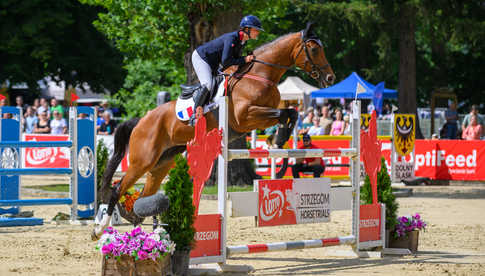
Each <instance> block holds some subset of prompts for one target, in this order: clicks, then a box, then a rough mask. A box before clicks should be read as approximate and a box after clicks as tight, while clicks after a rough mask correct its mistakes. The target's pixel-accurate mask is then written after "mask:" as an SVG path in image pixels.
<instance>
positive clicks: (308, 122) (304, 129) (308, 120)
mask: <svg viewBox="0 0 485 276" xmlns="http://www.w3.org/2000/svg"><path fill="white" fill-rule="evenodd" d="M313 111H314V110H313V107H309V108H308V109H307V114H306V116H305V118H303V121H302V126H301V129H300V130H299V131H298V134H300V135H302V134H305V133H308V130H310V127H312V126H313V118H315V113H314V112H313Z"/></svg>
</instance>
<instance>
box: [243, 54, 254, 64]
mask: <svg viewBox="0 0 485 276" xmlns="http://www.w3.org/2000/svg"><path fill="white" fill-rule="evenodd" d="M244 59H245V61H246V63H249V62H251V61H253V59H254V55H249V56H246V57H245V58H244Z"/></svg>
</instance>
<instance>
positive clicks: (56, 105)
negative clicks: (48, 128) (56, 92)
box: [49, 98, 64, 120]
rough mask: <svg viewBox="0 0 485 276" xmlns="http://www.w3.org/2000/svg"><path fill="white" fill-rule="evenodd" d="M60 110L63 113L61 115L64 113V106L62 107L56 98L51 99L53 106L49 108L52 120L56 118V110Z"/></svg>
mask: <svg viewBox="0 0 485 276" xmlns="http://www.w3.org/2000/svg"><path fill="white" fill-rule="evenodd" d="M56 110H57V111H58V112H59V114H61V117H63V115H64V108H62V105H60V104H58V102H57V99H56V98H52V99H51V106H50V108H49V111H50V114H51V120H52V119H54V111H56Z"/></svg>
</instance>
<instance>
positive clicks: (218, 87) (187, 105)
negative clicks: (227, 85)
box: [175, 75, 224, 121]
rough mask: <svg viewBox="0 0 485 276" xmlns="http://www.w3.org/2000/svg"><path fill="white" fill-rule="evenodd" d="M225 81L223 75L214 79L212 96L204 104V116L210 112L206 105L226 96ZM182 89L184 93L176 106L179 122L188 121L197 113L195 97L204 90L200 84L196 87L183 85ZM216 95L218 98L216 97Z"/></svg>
mask: <svg viewBox="0 0 485 276" xmlns="http://www.w3.org/2000/svg"><path fill="white" fill-rule="evenodd" d="M223 80H224V76H222V75H218V76H215V77H214V78H213V81H214V85H213V86H212V87H213V88H212V91H210V95H209V97H208V99H209V100H208V102H206V103H204V114H205V113H206V112H208V111H210V109H209V108H206V105H207V104H209V103H210V102H211V101H212V99H213V98H217V97H220V96H222V95H223V94H224V85H223ZM180 88H182V93H180V96H179V97H178V99H177V103H176V104H175V113H176V115H177V118H178V119H179V120H181V121H188V120H189V119H190V117H191V116H192V114H193V113H194V112H195V109H194V105H195V102H194V99H193V96H194V95H195V94H196V93H199V92H200V91H201V90H202V86H201V85H200V83H198V84H194V85H186V84H181V85H180ZM216 95H217V97H215V96H216Z"/></svg>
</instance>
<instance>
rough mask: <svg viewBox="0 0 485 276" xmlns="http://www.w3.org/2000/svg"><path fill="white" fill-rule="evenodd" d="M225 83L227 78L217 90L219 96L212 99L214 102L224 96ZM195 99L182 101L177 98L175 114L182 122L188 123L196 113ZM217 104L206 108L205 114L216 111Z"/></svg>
mask: <svg viewBox="0 0 485 276" xmlns="http://www.w3.org/2000/svg"><path fill="white" fill-rule="evenodd" d="M224 82H225V77H224V80H223V81H222V82H221V83H220V84H219V87H218V88H217V94H216V96H215V97H214V99H212V100H213V101H214V102H217V99H218V98H220V97H222V96H223V95H224ZM194 105H195V102H194V99H193V98H189V99H185V100H184V99H181V98H177V103H175V114H176V115H177V119H179V120H181V121H188V120H189V119H190V117H191V116H192V114H194V113H195V109H194ZM214 105H215V103H213V102H209V103H208V104H207V105H206V106H204V114H206V113H207V112H209V111H211V110H212V109H214Z"/></svg>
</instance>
